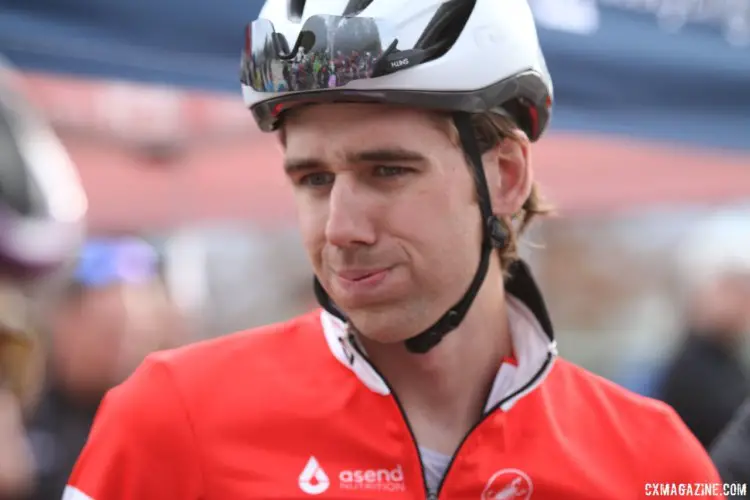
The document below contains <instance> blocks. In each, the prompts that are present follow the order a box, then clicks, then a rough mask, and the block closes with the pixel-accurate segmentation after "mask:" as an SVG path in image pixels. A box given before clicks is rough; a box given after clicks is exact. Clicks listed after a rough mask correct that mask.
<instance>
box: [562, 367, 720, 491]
mask: <svg viewBox="0 0 750 500" xmlns="http://www.w3.org/2000/svg"><path fill="white" fill-rule="evenodd" d="M552 375H553V376H552V377H551V380H550V385H549V388H548V390H549V391H550V394H551V395H552V397H558V396H559V397H561V398H564V399H565V400H564V401H563V400H560V401H558V403H559V404H558V408H560V411H562V412H566V411H569V410H570V408H575V409H576V410H575V412H573V413H574V418H573V419H570V421H575V424H574V426H575V428H577V429H579V430H580V432H581V433H583V434H585V436H586V437H587V439H588V438H590V437H592V434H597V433H598V434H599V435H598V436H595V437H594V438H595V440H597V441H600V442H602V443H607V449H608V450H610V451H612V452H614V453H616V454H618V455H619V458H620V459H622V460H623V461H625V462H626V463H627V464H629V465H630V466H635V467H645V469H646V470H644V473H645V474H647V475H648V477H649V478H650V479H651V480H653V481H669V480H671V481H678V480H681V481H683V482H685V481H686V482H690V481H697V480H702V481H709V482H710V481H713V480H715V479H716V477H717V476H716V471H715V468H714V467H713V465H712V464H711V461H710V459H709V457H708V454H707V453H706V451H705V450H704V449H703V447H702V446H701V444H700V443H699V442H698V440H697V439H696V438H695V436H693V434H692V433H691V432H690V430H689V429H688V428H687V426H686V425H685V424H684V422H683V421H682V419H680V417H679V416H678V415H677V412H675V411H674V409H672V407H670V406H669V405H667V404H666V403H664V402H662V401H658V400H656V399H652V398H649V397H646V396H642V395H640V394H636V393H634V392H632V391H630V390H628V389H625V388H624V387H621V386H619V385H617V384H615V383H614V382H612V381H610V380H607V379H605V378H604V377H601V376H599V375H596V374H594V373H592V372H590V371H588V370H586V369H584V368H582V367H580V366H578V365H575V364H574V363H571V362H569V361H566V360H562V359H560V360H558V362H557V366H556V367H555V370H553V373H552ZM563 418H564V417H563ZM624 465H625V463H623V466H624Z"/></svg>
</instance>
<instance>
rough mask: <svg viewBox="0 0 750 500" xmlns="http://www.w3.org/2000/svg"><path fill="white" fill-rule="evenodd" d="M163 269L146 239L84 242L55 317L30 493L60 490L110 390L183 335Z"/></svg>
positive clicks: (54, 494) (33, 426) (34, 434)
mask: <svg viewBox="0 0 750 500" xmlns="http://www.w3.org/2000/svg"><path fill="white" fill-rule="evenodd" d="M159 273H160V263H159V256H158V254H157V252H156V250H155V249H154V248H153V247H152V246H151V245H149V244H147V243H146V242H144V241H142V240H140V239H137V238H99V239H92V240H90V241H88V242H87V243H86V245H85V246H84V248H83V251H82V252H81V254H80V256H79V259H78V265H77V268H76V270H75V273H74V276H73V277H74V280H73V281H72V282H71V284H70V286H69V287H68V288H67V290H65V292H64V293H63V294H62V297H61V299H60V300H59V301H58V303H57V304H56V305H55V311H54V314H53V315H52V317H51V320H50V324H49V330H50V335H49V354H48V367H47V372H48V375H49V376H48V377H47V384H46V390H45V392H44V394H43V397H42V400H41V402H40V404H39V408H38V410H37V412H36V414H35V417H34V419H33V420H32V421H31V423H30V424H29V435H30V438H31V441H32V444H33V446H34V451H35V453H36V455H37V457H38V459H37V462H38V469H39V472H38V473H39V479H40V480H39V486H38V487H37V489H36V490H35V493H34V495H33V497H32V498H34V499H39V500H46V499H53V498H56V499H59V498H60V497H61V495H62V493H63V490H64V488H65V483H66V481H67V478H68V476H69V475H70V472H71V470H72V468H73V465H74V463H75V460H76V458H77V457H78V454H79V453H80V451H81V449H82V447H83V445H84V443H85V442H86V439H87V437H88V434H89V430H90V428H91V423H92V422H93V420H94V415H95V413H96V410H97V408H98V406H99V403H100V401H101V398H102V397H103V396H104V394H105V393H106V392H107V390H109V389H110V388H112V387H113V386H115V385H117V384H118V383H120V382H122V381H123V380H124V379H125V378H126V377H127V376H128V375H129V374H130V373H131V372H132V371H133V369H135V368H136V366H137V365H138V364H140V362H141V361H142V360H143V358H144V357H145V356H146V355H147V354H149V353H150V352H152V351H155V350H160V349H166V348H170V347H175V346H177V345H180V344H181V343H182V342H183V341H184V339H183V337H182V333H183V331H182V329H181V325H180V323H179V315H178V314H177V312H176V310H175V308H174V307H173V305H172V304H171V302H170V300H169V297H168V296H167V292H166V288H165V286H164V282H163V281H162V279H161V277H160V274H159Z"/></svg>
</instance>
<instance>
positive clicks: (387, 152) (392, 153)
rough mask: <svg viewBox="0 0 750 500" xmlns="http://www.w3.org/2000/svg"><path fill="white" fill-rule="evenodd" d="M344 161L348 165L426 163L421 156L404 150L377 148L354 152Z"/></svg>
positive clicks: (425, 159)
mask: <svg viewBox="0 0 750 500" xmlns="http://www.w3.org/2000/svg"><path fill="white" fill-rule="evenodd" d="M346 159H347V161H349V162H350V163H375V162H384V163H398V162H410V163H415V162H425V161H427V158H426V157H425V156H424V155H423V154H421V153H418V152H416V151H412V150H410V149H405V148H378V149H368V150H364V151H355V152H352V153H349V154H347V155H346Z"/></svg>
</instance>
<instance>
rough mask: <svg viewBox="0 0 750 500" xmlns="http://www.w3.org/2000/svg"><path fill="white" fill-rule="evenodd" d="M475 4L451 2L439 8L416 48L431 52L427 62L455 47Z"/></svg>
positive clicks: (466, 0)
mask: <svg viewBox="0 0 750 500" xmlns="http://www.w3.org/2000/svg"><path fill="white" fill-rule="evenodd" d="M475 4H476V0H449V1H447V2H444V3H443V4H442V5H441V6H440V7H439V8H438V10H437V11H436V12H435V15H434V16H432V19H431V20H430V22H429V23H428V24H427V27H426V28H425V30H424V31H423V32H422V35H421V36H420V37H419V40H417V43H416V45H415V46H414V48H416V49H423V50H426V51H428V52H429V54H430V55H429V57H428V58H427V59H426V60H425V62H426V61H430V60H433V59H437V58H439V57H441V56H443V55H444V54H445V53H446V52H448V51H449V50H450V49H451V47H453V44H454V43H456V40H458V37H459V35H460V34H461V32H462V31H463V29H464V27H465V26H466V22H467V21H468V20H469V16H471V13H472V11H473V10H474V5H475Z"/></svg>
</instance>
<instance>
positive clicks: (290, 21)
mask: <svg viewBox="0 0 750 500" xmlns="http://www.w3.org/2000/svg"><path fill="white" fill-rule="evenodd" d="M240 80H241V82H242V92H243V96H244V100H245V104H246V105H247V106H248V107H249V108H250V110H251V111H252V113H253V115H254V117H255V120H256V121H257V123H258V126H259V127H260V128H261V130H263V131H266V132H270V131H273V130H275V129H277V128H278V127H279V126H280V124H281V121H282V119H283V115H284V112H285V111H287V110H289V109H291V108H293V107H295V106H299V105H307V104H315V103H325V102H372V103H388V104H394V105H405V106H409V107H412V108H423V109H432V110H437V111H444V112H449V113H451V114H452V117H453V121H454V123H455V125H456V128H457V130H458V133H459V137H460V140H461V145H462V147H463V149H464V151H465V152H466V155H467V156H468V158H470V160H471V165H470V166H471V168H472V169H473V170H474V173H475V175H474V178H475V179H476V188H477V194H478V199H479V207H480V211H481V216H482V220H483V221H485V224H484V239H483V244H482V254H481V259H480V263H479V266H478V269H477V271H476V273H475V275H474V279H473V280H472V282H471V284H470V285H469V287H468V289H467V290H466V292H465V293H464V295H463V296H462V297H461V298H460V299H459V300H458V301H457V302H456V303H455V305H454V306H453V307H451V308H450V309H449V310H448V311H447V312H446V313H445V314H443V315H442V316H441V317H440V318H439V319H437V321H436V322H435V323H433V325H432V326H431V327H430V328H428V329H427V330H425V331H423V332H421V333H419V334H416V335H414V336H412V337H411V338H409V339H408V340H407V341H406V347H407V348H408V349H409V350H410V351H411V352H415V353H425V352H427V351H429V350H430V349H432V348H433V347H434V346H435V345H437V344H438V343H439V342H440V341H441V339H442V338H443V337H444V336H445V335H446V334H448V333H449V332H450V331H452V330H454V329H455V328H456V327H457V326H458V325H459V324H460V323H461V321H463V318H464V317H465V316H466V313H467V312H468V311H469V308H470V307H471V304H472V303H473V301H474V298H475V297H476V295H477V293H478V292H479V289H480V288H481V285H482V282H483V281H484V278H485V277H486V275H487V270H488V269H489V262H490V257H491V255H492V253H493V252H492V250H493V248H498V247H499V248H502V247H504V246H505V245H507V243H508V234H507V230H506V228H505V227H504V226H503V224H502V223H501V222H500V219H499V218H498V217H497V216H495V215H494V214H493V212H492V207H491V204H490V197H489V190H488V187H487V180H486V179H485V175H484V168H483V165H482V155H481V151H480V150H479V146H478V143H477V140H476V137H475V135H474V129H473V126H472V121H471V116H472V114H477V113H487V112H492V113H498V114H502V115H504V116H507V117H510V118H511V119H513V120H514V121H515V123H516V124H517V125H518V127H519V128H521V129H522V130H523V131H524V132H525V133H526V134H527V135H528V137H529V139H530V140H532V141H535V140H537V139H539V137H541V135H542V133H543V132H544V130H545V129H546V128H547V124H548V122H549V119H550V112H551V107H552V81H551V79H550V76H549V73H548V71H547V66H546V64H545V61H544V56H543V55H542V51H541V48H540V46H539V41H538V38H537V33H536V27H535V25H534V18H533V15H532V12H531V9H530V7H529V5H528V2H527V0H447V1H446V0H418V1H413V2H401V1H397V0H266V3H265V5H264V6H263V9H262V10H261V12H260V17H259V19H257V20H256V21H254V22H253V23H251V24H250V25H249V26H248V27H247V30H246V39H245V47H244V50H243V57H242V65H241V71H240ZM516 274H517V275H518V276H521V277H522V278H518V279H521V280H524V278H523V277H529V278H530V275H529V274H528V271H527V269H526V268H525V267H524V266H522V265H519V266H517V269H516ZM516 281H518V280H516ZM314 285H315V293H316V296H317V298H318V301H319V302H320V304H321V305H322V306H323V307H324V308H325V309H326V310H327V311H328V312H330V313H331V314H334V315H335V316H337V317H339V318H340V319H342V320H344V321H348V320H347V318H346V317H345V315H344V313H343V312H342V311H340V310H339V309H338V308H337V307H336V305H335V304H334V303H333V302H332V300H331V299H330V297H329V296H328V294H327V292H326V291H325V290H324V289H323V287H322V285H321V284H320V282H319V281H318V280H317V279H315V281H314ZM508 285H509V286H514V287H517V286H518V285H517V284H515V283H514V284H512V285H511V283H510V282H509V283H508ZM529 285H531V286H529ZM523 286H524V287H525V288H528V289H532V288H533V289H534V290H536V288H535V286H533V282H531V283H529V280H525V281H524V284H523ZM353 326H354V327H355V328H356V326H355V325H353Z"/></svg>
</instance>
